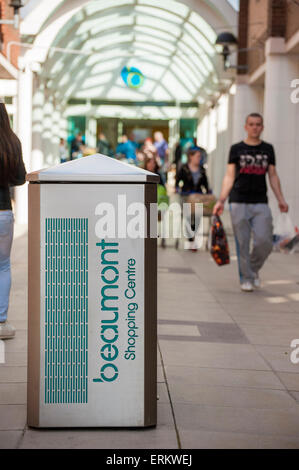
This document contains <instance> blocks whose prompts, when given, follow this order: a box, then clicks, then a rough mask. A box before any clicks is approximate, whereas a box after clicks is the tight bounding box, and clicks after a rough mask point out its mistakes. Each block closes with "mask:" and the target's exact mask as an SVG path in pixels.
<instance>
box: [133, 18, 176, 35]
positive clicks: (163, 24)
mask: <svg viewBox="0 0 299 470" xmlns="http://www.w3.org/2000/svg"><path fill="white" fill-rule="evenodd" d="M136 24H138V25H140V26H143V25H144V26H151V27H152V28H153V29H155V27H157V28H159V29H161V30H162V31H166V32H167V31H169V29H170V25H169V23H167V21H164V20H160V19H158V18H151V17H147V16H141V15H138V16H137V17H136ZM171 32H172V33H174V34H175V35H176V36H179V35H180V34H181V28H180V27H179V26H177V25H174V24H172V25H171Z"/></svg>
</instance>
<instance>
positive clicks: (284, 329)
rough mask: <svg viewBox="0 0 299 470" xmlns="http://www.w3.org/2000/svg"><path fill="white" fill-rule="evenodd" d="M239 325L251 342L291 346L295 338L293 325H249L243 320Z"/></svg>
mask: <svg viewBox="0 0 299 470" xmlns="http://www.w3.org/2000/svg"><path fill="white" fill-rule="evenodd" d="M239 325H240V327H241V328H242V330H243V331H244V333H245V335H246V336H247V338H248V339H249V340H250V342H251V344H261V345H269V346H284V347H289V346H290V344H291V342H292V340H293V339H294V326H293V325H287V326H286V325H283V326H273V325H271V324H269V325H267V326H265V325H247V324H243V323H242V322H241V321H240V323H239Z"/></svg>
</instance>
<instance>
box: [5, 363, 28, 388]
mask: <svg viewBox="0 0 299 470" xmlns="http://www.w3.org/2000/svg"><path fill="white" fill-rule="evenodd" d="M25 382H27V367H17V366H11V367H9V366H5V367H4V366H3V367H1V366H0V384H1V383H11V384H13V383H25Z"/></svg>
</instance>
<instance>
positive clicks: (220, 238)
mask: <svg viewBox="0 0 299 470" xmlns="http://www.w3.org/2000/svg"><path fill="white" fill-rule="evenodd" d="M211 255H212V257H213V259H214V261H215V262H216V264H218V266H225V265H226V264H229V263H230V258H229V247H228V242H227V237H226V233H225V230H224V228H223V224H222V222H221V219H220V217H219V216H218V215H214V216H213V217H212V226H211Z"/></svg>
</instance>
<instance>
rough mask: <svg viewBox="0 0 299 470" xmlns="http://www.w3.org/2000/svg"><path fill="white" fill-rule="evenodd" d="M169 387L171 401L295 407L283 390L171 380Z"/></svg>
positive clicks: (237, 406) (272, 407)
mask: <svg viewBox="0 0 299 470" xmlns="http://www.w3.org/2000/svg"><path fill="white" fill-rule="evenodd" d="M169 388H170V394H171V397H172V401H173V403H190V404H194V405H208V406H229V407H235V408H260V409H268V408H269V409H284V408H291V407H295V408H296V407H297V402H296V399H295V398H294V397H292V396H291V395H290V394H289V393H288V392H287V391H283V390H269V389H254V388H244V387H243V388H239V387H227V386H217V387H216V386H211V385H204V384H200V385H192V386H190V387H186V385H185V384H184V383H175V382H173V381H171V380H169ZM294 393H296V392H294Z"/></svg>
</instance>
